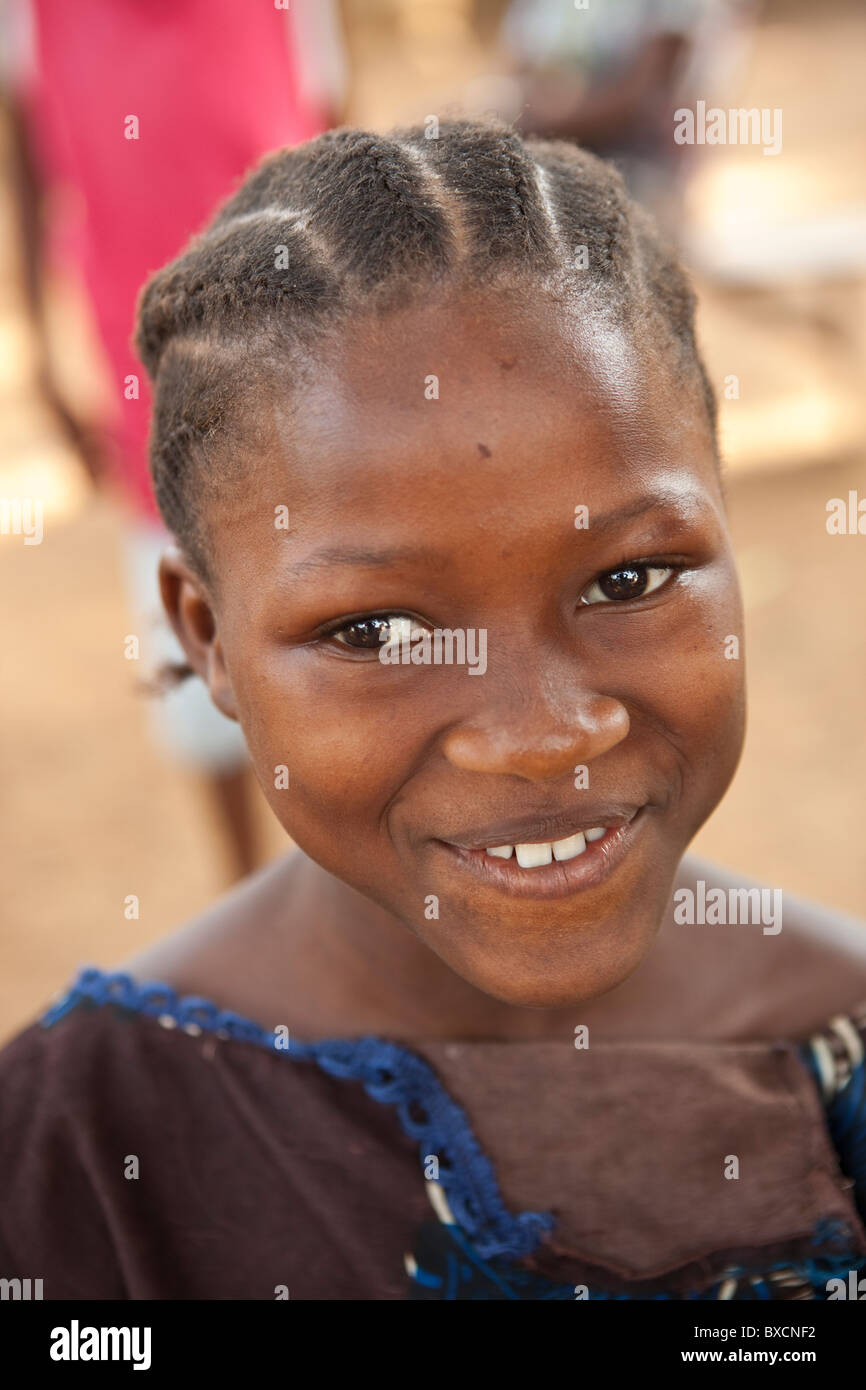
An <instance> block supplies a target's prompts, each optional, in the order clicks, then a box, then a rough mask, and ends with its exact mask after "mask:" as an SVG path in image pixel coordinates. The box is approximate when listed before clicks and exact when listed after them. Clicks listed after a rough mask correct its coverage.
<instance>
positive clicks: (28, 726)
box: [0, 5, 866, 1037]
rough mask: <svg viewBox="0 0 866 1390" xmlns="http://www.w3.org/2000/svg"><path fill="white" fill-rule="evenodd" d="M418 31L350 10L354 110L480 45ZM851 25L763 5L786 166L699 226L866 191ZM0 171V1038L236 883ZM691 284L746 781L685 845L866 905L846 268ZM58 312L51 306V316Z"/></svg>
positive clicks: (764, 82)
mask: <svg viewBox="0 0 866 1390" xmlns="http://www.w3.org/2000/svg"><path fill="white" fill-rule="evenodd" d="M358 8H359V7H358V6H352V5H350V6H349V10H350V12H351V11H354V10H357V9H358ZM371 8H372V9H375V8H376V7H371ZM380 8H381V7H380ZM420 8H421V9H426V10H429V9H430V7H429V6H428V7H425V6H421V7H420ZM439 8H440V10H441V9H442V8H443V7H441V6H440V7H439ZM444 9H445V10H446V11H448V12H449V13H452V14H455V15H458V17H459V15H460V14H461V13H462V11H461V10H460V7H459V5H457V6H455V5H451V6H447V5H446V6H444ZM428 18H429V15H428ZM416 21H417V15H416ZM440 21H441V16H440ZM440 21H437V22H440ZM431 23H433V21H432V20H431ZM416 29H417V23H416ZM431 33H432V35H433V36H432V38H431V37H430V35H429V34H428V35H427V39H426V40H425V39H424V35H423V34H422V35H421V37H420V38H419V35H418V33H417V32H415V31H413V32H411V33H409V36H408V38H407V39H406V42H407V43H410V44H414V45H415V47H414V48H412V47H410V50H409V52H410V54H417V55H419V56H418V59H417V63H416V66H415V67H413V66H412V64H411V62H409V63H408V66H407V61H408V60H407V58H406V54H405V53H404V52H402V51H401V50H400V49H399V46H398V45H396V44H395V43H391V44H390V45H383V44H382V43H377V37H376V36H377V31H376V29H375V27H374V26H371V27H370V28H369V30H365V28H364V26H363V25H361V24H358V25H357V26H356V29H355V30H354V31H353V34H352V41H353V49H354V51H355V54H356V57H357V58H358V61H359V63H360V65H361V78H360V79H359V80H358V82H357V83H356V88H355V92H354V97H353V101H354V112H353V116H354V118H355V119H358V120H369V121H371V122H373V121H375V122H376V123H378V124H380V125H385V124H388V123H389V121H390V120H391V119H400V118H402V117H403V116H405V114H406V113H407V111H409V113H410V114H412V115H414V117H415V118H416V119H417V118H418V112H419V111H420V110H421V108H422V106H423V107H424V114H426V110H427V104H428V102H431V101H433V100H435V99H436V93H437V92H438V91H441V90H443V83H444V76H443V74H445V73H450V74H451V81H452V85H453V84H454V83H455V82H456V78H455V76H454V73H455V71H456V66H455V64H456V65H457V66H460V64H462V66H460V77H461V80H462V79H463V78H464V77H465V78H466V80H468V79H469V77H471V75H472V72H473V71H474V70H476V69H478V67H479V65H481V66H483V64H484V62H485V60H486V57H485V54H484V52H483V51H480V50H479V51H476V50H475V49H474V48H472V46H471V44H470V43H469V41H468V40H467V39H466V36H465V31H464V30H460V28H459V25H458V28H457V30H455V29H454V27H453V26H452V29H451V30H448V29H447V26H446V30H445V31H444V36H443V32H442V31H441V22H440V28H439V29H435V26H434V29H433V30H432V31H431ZM437 44H438V45H439V47H438V48H437ZM449 44H450V45H451V48H450V49H449ZM864 44H866V16H864V14H863V13H862V11H861V10H859V9H856V8H855V7H854V6H847V5H833V6H830V7H829V8H827V9H826V10H824V9H818V8H816V7H812V6H809V7H806V6H803V7H800V6H798V7H795V8H794V9H793V11H792V13H791V15H790V16H789V17H787V18H786V17H785V13H784V9H783V7H781V6H778V7H773V10H772V12H771V18H770V19H769V20H768V21H767V22H766V23H765V24H764V25H763V26H762V28H761V29H760V30H759V32H758V34H757V36H756V37H755V40H754V44H753V48H752V51H751V53H750V56H749V59H748V62H747V63H746V65H745V67H744V71H743V74H742V79H741V89H742V90H741V93H740V96H739V100H740V101H741V103H743V104H749V103H750V102H754V103H755V104H758V105H770V106H784V108H785V111H786V120H787V119H788V117H787V112H788V111H789V110H790V112H791V116H790V121H789V125H788V128H787V132H788V133H787V134H786V140H788V144H786V152H787V158H786V161H785V163H784V165H782V164H781V163H780V167H779V169H778V170H775V169H768V168H767V167H766V165H767V164H771V163H772V161H765V162H764V164H763V165H761V164H760V163H759V164H758V166H757V172H756V169H755V167H754V166H755V160H756V159H757V160H760V155H759V154H758V153H757V152H754V151H750V152H748V153H743V152H741V153H739V154H733V153H732V152H726V153H725V158H724V159H723V160H719V161H718V164H717V165H714V166H713V167H712V168H711V169H709V170H708V171H707V172H706V173H705V174H702V175H701V176H700V177H699V179H698V180H697V182H696V187H695V190H694V193H693V201H694V217H695V222H696V225H697V224H699V223H700V221H701V219H703V220H704V222H705V223H707V224H712V222H713V218H717V217H718V216H719V215H720V214H719V207H720V206H721V205H722V204H723V203H724V199H725V197H726V196H731V190H732V189H733V190H735V196H737V197H740V198H742V199H747V200H748V199H750V200H751V201H752V203H753V204H754V205H755V206H757V207H758V209H760V206H761V203H760V199H761V197H763V198H764V199H765V205H766V208H767V216H768V217H775V218H777V219H778V220H779V225H780V226H782V227H784V226H785V225H788V223H789V222H791V221H794V220H797V219H798V218H799V219H803V218H807V217H809V216H812V215H814V213H815V210H816V208H820V209H821V212H822V214H829V213H831V212H833V211H836V210H843V211H844V209H846V208H848V207H850V206H854V205H856V206H858V207H861V208H862V207H863V206H866V187H864V183H863V177H862V170H863V169H864V168H866V159H864V155H866V149H864V145H866V95H864V84H863V83H862V79H861V78H860V77H859V75H858V69H857V65H856V63H855V60H854V56H853V55H854V54H855V53H856V52H857V51H859V53H860V54H861V55H862V52H863V51H864ZM455 45H457V48H455ZM456 51H459V53H460V55H461V57H460V64H457V60H456V59H455V58H454V53H455V52H456ZM449 53H450V55H451V56H450V57H449ZM422 54H423V57H422V56H420V55H422ZM449 64H450V66H449ZM806 71H808V73H809V82H808V83H807V84H804V82H803V73H804V72H806ZM755 94H756V95H755ZM429 109H431V110H435V109H437V108H436V107H434V106H430V107H429ZM422 119H423V116H422ZM0 155H2V151H0ZM750 156H751V159H750ZM857 169H859V170H860V171H861V172H860V173H859V174H857V176H856V179H855V173H854V171H855V170H857ZM858 180H859V182H858ZM3 188H4V185H3V183H2V180H0V412H2V422H0V495H2V496H4V497H10V496H19V495H28V496H33V495H39V496H43V497H44V498H45V506H46V539H45V542H44V543H43V544H42V545H40V546H33V547H27V546H24V545H23V544H22V541H21V538H20V537H15V536H0V592H2V595H3V604H2V619H0V622H2V627H0V653H2V682H0V727H2V730H3V762H2V779H0V806H2V826H3V833H2V837H0V874H2V884H3V908H2V934H0V1037H2V1036H5V1035H8V1034H10V1033H11V1032H13V1031H14V1030H15V1029H16V1028H17V1027H19V1026H20V1025H21V1024H22V1023H24V1022H25V1021H26V1020H27V1019H29V1018H30V1017H31V1016H32V1015H33V1013H34V1011H35V1010H36V1009H37V1008H38V1007H40V1006H41V1005H42V1004H43V1002H44V1001H45V1000H46V999H47V998H48V996H49V995H51V994H52V993H53V992H54V991H55V990H57V989H58V988H60V987H61V986H62V985H63V984H64V983H65V982H66V981H67V979H68V978H69V976H70V975H71V974H72V973H73V972H74V971H75V970H76V969H77V968H78V967H79V966H80V965H81V964H84V963H88V962H91V963H95V964H100V965H105V966H110V965H111V964H113V963H114V962H116V961H118V960H119V959H121V958H122V957H125V956H127V955H129V954H130V952H131V951H132V950H133V949H136V948H138V947H140V946H143V945H144V944H145V943H147V942H149V941H151V940H153V939H154V938H155V937H157V936H159V935H161V934H163V933H164V932H167V931H169V930H171V929H172V928H173V927H174V926H176V925H178V924H180V923H181V922H183V921H184V920H185V919H186V918H188V917H189V916H190V915H191V914H192V913H194V912H195V911H197V910H199V909H200V908H201V907H203V906H204V905H205V904H207V903H208V902H210V901H211V900H212V899H213V897H214V896H215V895H216V894H217V893H218V892H220V891H221V890H222V889H223V888H224V886H225V883H226V877H225V867H224V856H223V854H222V850H221V846H220V843H219V837H218V835H217V829H216V825H215V822H214V820H213V818H212V816H211V813H210V810H209V807H208V805H207V803H206V801H205V799H204V796H203V792H202V789H201V788H200V787H198V786H197V785H196V784H195V783H194V782H193V781H191V780H190V779H189V777H188V776H186V775H185V774H184V773H182V772H181V771H179V770H178V769H177V768H175V767H173V766H171V765H169V764H168V763H167V762H165V761H163V760H162V759H160V757H159V756H158V755H157V754H156V753H155V752H154V750H153V748H152V746H151V744H150V742H149V738H148V731H147V725H146V718H145V710H144V707H143V699H142V696H141V695H139V694H137V693H136V691H135V689H134V683H133V679H132V676H131V672H130V663H129V662H128V661H126V660H124V656H123V639H124V636H125V634H126V633H127V631H128V626H129V616H128V610H127V607H126V603H125V598H124V588H123V584H122V578H121V572H120V560H119V550H118V515H117V511H116V509H115V507H114V506H113V504H112V503H111V502H110V500H109V499H108V498H106V497H94V496H92V495H91V494H90V493H89V491H88V489H87V487H86V486H85V484H84V482H83V479H82V477H81V475H80V473H78V471H77V470H76V467H75V464H74V462H73V460H72V459H71V457H70V456H69V454H68V452H67V451H66V450H65V449H64V446H63V445H62V444H61V442H60V441H59V440H58V438H57V437H56V436H55V435H54V434H53V433H52V431H51V429H50V427H49V424H48V421H47V419H46V417H45V416H44V414H43V413H42V412H41V410H40V408H39V406H38V403H37V401H36V397H35V394H34V390H33V385H32V381H31V379H30V370H29V357H28V340H27V335H26V333H25V329H24V323H23V316H22V308H21V302H20V293H19V291H18V288H17V283H16V262H15V253H14V244H13V237H12V217H11V209H10V207H9V199H8V193H5V192H4V191H3ZM756 199H757V200H758V201H757V203H755V200H756ZM701 284H702V288H703V290H704V296H703V302H702V309H701V327H702V336H703V339H704V342H705V344H706V349H707V355H708V358H709V363H710V368H711V371H712V374H713V376H714V379H715V380H716V382H717V385H719V386H721V384H722V383H723V382H724V379H725V377H726V376H727V375H728V374H730V373H735V374H736V375H737V376H738V378H739V382H740V396H739V399H737V400H730V401H724V402H723V416H722V426H723V437H724V439H725V443H726V449H727V456H728V459H729V476H728V491H729V504H730V515H731V525H732V531H733V536H734V541H735V545H736V549H737V554H738V559H739V564H740V569H741V574H742V578H743V586H744V594H745V600H746V610H747V669H748V680H749V690H750V727H749V735H748V742H747V747H746V752H745V756H744V759H743V764H742V767H741V770H740V773H739V774H738V777H737V779H736V782H735V784H734V786H733V788H732V789H731V791H730V793H729V795H728V796H727V798H726V799H725V801H724V803H723V805H722V806H721V807H720V808H719V810H718V811H717V812H716V814H715V815H714V816H713V818H712V819H711V821H710V822H709V824H708V825H707V826H706V827H705V829H704V830H703V831H702V832H701V834H700V836H699V838H698V841H697V843H696V848H699V849H700V850H701V851H702V852H703V853H704V854H706V855H707V856H708V857H711V858H715V859H718V860H719V861H720V862H723V863H725V864H727V865H729V866H732V867H734V868H737V869H741V870H742V871H744V872H746V873H749V874H753V875H755V876H756V877H759V878H761V879H763V880H764V881H765V882H767V883H768V884H771V885H773V886H781V887H784V888H787V889H789V890H791V891H793V892H797V893H800V894H803V895H805V896H808V897H812V898H815V899H818V900H821V901H824V902H826V903H828V904H830V905H833V906H835V907H837V908H840V909H842V910H845V911H848V912H851V913H853V914H858V915H863V916H864V917H866V855H864V853H863V850H862V847H861V843H860V825H861V823H862V820H863V810H864V800H863V787H864V786H866V737H864V698H863V692H864V684H866V643H864V637H866V582H864V576H866V536H856V535H843V536H830V535H828V534H827V530H826V526H825V521H826V503H827V501H828V500H829V499H831V498H834V497H838V498H847V496H848V493H849V491H850V490H855V491H856V492H857V493H858V495H859V496H860V497H866V443H864V440H866V431H864V400H863V390H862V383H863V380H864V368H866V347H864V343H866V336H864V329H863V319H864V307H866V290H864V277H863V272H862V268H861V270H860V271H857V270H856V268H855V269H851V268H850V267H849V268H847V269H846V270H844V271H839V270H838V268H837V269H836V270H835V271H834V272H832V273H830V272H829V271H828V272H821V271H820V270H818V271H815V270H814V269H813V270H812V271H810V273H809V274H808V275H799V276H798V275H794V276H791V277H788V278H787V279H785V280H783V281H779V280H778V278H776V279H774V280H773V283H772V284H768V285H767V286H765V287H762V286H752V287H750V288H739V289H734V288H732V287H731V285H730V284H727V285H723V284H721V283H713V282H712V280H711V278H710V277H708V276H706V275H704V276H703V277H702V280H701ZM71 312H72V311H71V310H70V309H69V308H68V306H66V307H64V306H63V304H62V302H61V305H60V308H59V309H58V313H59V314H60V316H61V318H62V317H63V315H69V314H71ZM65 321H67V322H68V321H69V320H68V319H67V320H65ZM70 343H71V346H70V347H69V348H68V355H69V357H70V358H71V359H74V361H72V360H71V361H70V362H69V363H67V366H68V367H69V370H70V372H71V373H72V375H74V374H75V371H76V369H77V370H78V372H79V381H80V382H81V390H82V391H83V392H84V393H86V392H87V390H89V389H91V388H90V384H89V381H88V380H87V379H86V369H85V368H83V367H82V366H81V362H82V361H85V362H86V361H87V356H86V353H85V352H84V349H83V348H82V349H81V352H80V353H79V348H78V346H77V340H76V339H75V338H74V337H71V338H70ZM261 831H262V836H263V845H264V852H265V854H266V855H270V854H273V853H277V852H279V851H280V850H281V849H282V848H283V844H284V841H283V840H282V835H281V832H280V831H279V830H278V828H277V827H276V826H275V825H273V824H272V823H271V821H270V818H269V813H268V812H267V811H266V809H265V808H264V804H262V808H261ZM131 893H135V894H137V895H138V897H139V899H140V904H141V911H140V917H139V918H138V920H134V921H130V920H127V919H126V918H125V916H124V910H123V904H124V899H125V898H126V897H127V895H128V894H131Z"/></svg>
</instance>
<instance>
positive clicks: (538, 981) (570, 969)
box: [427, 921, 658, 1009]
mask: <svg viewBox="0 0 866 1390" xmlns="http://www.w3.org/2000/svg"><path fill="white" fill-rule="evenodd" d="M657 926H658V923H654V924H653V925H652V927H651V929H650V930H649V931H648V930H647V924H646V921H643V922H641V923H640V924H639V925H637V924H634V925H632V927H631V929H629V927H628V926H627V925H626V924H619V923H618V924H617V925H616V926H615V927H613V928H611V927H609V926H608V930H607V931H606V932H605V937H606V940H605V941H604V942H601V941H599V940H598V938H597V937H596V939H595V940H594V941H593V942H592V943H589V942H584V943H582V944H581V943H579V942H575V941H573V940H572V941H570V942H569V945H568V948H567V949H565V948H564V947H563V944H562V942H561V940H558V941H550V940H548V941H546V942H545V943H544V944H543V946H542V945H541V943H539V949H536V950H533V951H532V953H531V955H530V954H529V953H528V952H527V951H526V950H525V949H524V950H520V951H503V952H500V953H498V955H497V958H496V960H495V961H491V960H489V959H479V958H475V959H468V958H467V957H466V956H465V955H461V956H460V957H459V958H457V957H455V956H454V955H453V954H452V953H451V952H447V953H446V952H445V951H441V950H437V948H436V946H435V944H434V943H433V942H430V941H428V943H427V944H428V945H430V946H431V947H432V949H434V950H436V951H437V955H439V956H440V958H441V959H442V960H444V961H445V963H446V964H447V965H449V966H450V967H451V969H452V970H454V971H455V973H456V974H458V975H460V976H461V978H462V979H464V980H466V982H467V984H470V985H473V986H474V988H475V989H478V990H480V991H481V992H482V994H486V995H488V996H489V997H490V998H492V999H497V1000H499V1001H500V1003H503V1004H510V1005H513V1006H514V1007H515V1008H521V1009H563V1008H569V1007H571V1006H572V1005H575V1006H576V1005H579V1004H582V1003H584V1002H586V1001H587V1000H590V999H597V998H599V997H600V996H601V995H603V994H607V993H608V992H609V991H610V990H613V989H616V988H617V986H618V985H621V984H623V983H624V982H625V981H626V980H627V979H628V978H629V976H630V975H632V974H633V973H634V971H635V970H637V969H638V967H639V966H640V965H641V963H642V962H643V960H644V959H645V958H646V956H647V954H648V952H649V950H650V947H651V946H652V943H653V940H654V939H655V934H656V930H657Z"/></svg>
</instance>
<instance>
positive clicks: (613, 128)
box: [501, 0, 756, 234]
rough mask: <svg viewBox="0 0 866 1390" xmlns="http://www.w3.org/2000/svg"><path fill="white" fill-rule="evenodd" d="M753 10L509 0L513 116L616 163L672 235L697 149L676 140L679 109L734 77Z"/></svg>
mask: <svg viewBox="0 0 866 1390" xmlns="http://www.w3.org/2000/svg"><path fill="white" fill-rule="evenodd" d="M755 10H756V6H755V4H754V3H753V0H617V3H616V4H615V5H600V6H594V5H589V4H587V5H586V7H585V8H579V7H578V6H576V5H572V4H563V3H562V0H511V3H510V4H509V5H508V8H507V10H506V12H505V15H504V19H503V23H502V33H501V39H502V43H503V46H504V48H505V51H506V54H507V55H508V56H509V57H510V58H511V60H512V61H513V63H514V67H515V72H514V77H515V79H516V80H515V81H514V82H513V83H512V84H511V90H512V100H513V110H512V111H511V112H510V113H508V114H509V115H510V117H511V119H513V120H514V121H515V122H516V124H517V126H518V128H519V129H520V131H521V133H522V134H524V135H533V136H540V137H543V138H547V139H561V140H573V141H575V142H576V143H577V144H580V145H582V146H583V147H584V148H586V149H590V150H592V151H593V152H594V153H596V154H598V155H601V156H602V157H603V158H605V159H611V160H613V161H614V162H615V163H616V165H617V166H618V168H619V169H620V172H621V173H622V174H623V177H624V178H625V179H626V182H627V184H628V186H629V189H630V191H631V193H632V196H633V197H635V198H638V199H639V200H640V201H642V202H644V203H646V204H647V205H649V206H651V207H652V209H653V212H654V213H655V215H656V217H657V218H659V219H660V220H661V221H662V222H663V223H664V224H665V228H666V230H667V231H668V233H669V234H673V233H674V232H675V231H676V222H677V219H678V211H679V204H680V191H681V186H682V180H683V177H684V173H685V171H686V169H687V168H688V167H689V164H690V155H691V153H692V152H691V150H689V149H688V148H684V147H683V146H681V145H676V144H675V143H674V141H673V112H674V109H675V107H676V106H678V105H680V104H681V102H683V101H684V102H685V103H686V104H688V102H689V100H690V99H691V97H692V94H693V93H697V94H698V95H704V96H706V95H707V88H708V84H711V83H712V84H715V83H716V82H717V81H718V79H719V76H720V74H724V75H725V76H729V74H730V69H731V66H732V64H733V63H735V62H736V60H737V54H738V52H739V46H740V42H741V40H742V39H743V37H744V36H745V34H746V33H747V32H748V29H749V27H750V25H751V24H752V23H753V21H754V18H755ZM503 114H504V113H503Z"/></svg>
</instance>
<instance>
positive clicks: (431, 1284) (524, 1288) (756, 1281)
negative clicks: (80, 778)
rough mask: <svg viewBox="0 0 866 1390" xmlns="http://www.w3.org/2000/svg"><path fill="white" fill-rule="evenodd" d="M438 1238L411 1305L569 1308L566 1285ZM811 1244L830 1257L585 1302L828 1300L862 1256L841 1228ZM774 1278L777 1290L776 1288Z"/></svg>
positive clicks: (829, 1227)
mask: <svg viewBox="0 0 866 1390" xmlns="http://www.w3.org/2000/svg"><path fill="white" fill-rule="evenodd" d="M440 1232H441V1236H440V1238H439V1239H438V1240H436V1238H435V1237H434V1238H433V1240H432V1242H431V1240H430V1239H429V1238H428V1254H427V1257H426V1262H422V1261H423V1260H424V1257H422V1261H419V1262H417V1263H416V1264H415V1267H414V1269H413V1271H412V1275H411V1277H412V1280H413V1282H414V1284H415V1292H414V1295H413V1296H414V1298H416V1299H426V1300H431V1299H438V1300H445V1301H448V1302H450V1301H455V1300H473V1301H479V1300H487V1301H489V1300H491V1299H499V1300H501V1299H506V1300H510V1301H512V1302H514V1301H524V1300H535V1301H549V1302H561V1301H566V1300H567V1301H569V1302H571V1301H573V1300H574V1299H575V1296H576V1295H575V1289H576V1286H575V1285H574V1284H573V1283H572V1284H554V1283H552V1282H551V1281H550V1280H548V1279H546V1278H545V1277H544V1276H543V1275H540V1274H536V1273H534V1272H532V1271H530V1270H525V1269H514V1268H509V1267H508V1266H507V1264H506V1263H505V1262H504V1261H501V1260H482V1259H479V1257H478V1252H477V1251H476V1250H475V1249H473V1247H472V1244H471V1243H470V1242H469V1241H467V1239H466V1237H465V1235H464V1234H463V1232H461V1231H460V1230H459V1229H458V1228H457V1227H456V1226H453V1225H443V1226H442V1227H441V1228H440ZM812 1245H813V1247H814V1248H815V1250H821V1249H827V1248H828V1247H832V1246H835V1251H834V1253H829V1251H828V1253H826V1254H821V1255H819V1254H815V1255H811V1256H806V1257H804V1258H803V1259H801V1260H799V1261H797V1262H795V1263H793V1264H792V1263H790V1262H783V1261H780V1262H778V1263H776V1264H773V1265H769V1266H768V1267H766V1268H764V1269H762V1270H760V1271H758V1272H756V1271H755V1270H754V1269H751V1268H749V1267H747V1266H745V1265H736V1266H732V1267H731V1268H729V1269H727V1270H726V1271H725V1272H724V1274H723V1275H721V1276H720V1277H719V1278H717V1279H716V1280H715V1281H714V1283H712V1284H710V1285H709V1286H708V1287H706V1288H704V1289H699V1290H696V1291H695V1290H693V1291H688V1292H683V1293H680V1292H676V1293H672V1292H670V1291H667V1290H662V1291H660V1292H657V1293H643V1294H634V1293H627V1292H618V1293H611V1292H609V1291H606V1290H604V1289H598V1288H587V1289H586V1295H585V1298H586V1301H588V1302H596V1303H607V1302H612V1303H620V1302H623V1303H632V1302H637V1301H641V1302H653V1303H657V1302H668V1303H671V1302H689V1303H692V1302H695V1303H707V1302H718V1301H720V1300H721V1299H725V1300H731V1301H734V1302H738V1303H739V1302H744V1301H751V1302H763V1301H773V1300H777V1299H778V1298H779V1297H780V1295H781V1296H782V1297H784V1292H785V1291H787V1292H788V1293H789V1294H790V1292H791V1288H792V1284H793V1285H794V1286H796V1285H799V1286H800V1289H802V1290H805V1289H806V1288H808V1289H809V1291H810V1293H811V1294H812V1296H813V1297H814V1299H815V1301H819V1300H825V1299H826V1298H827V1297H828V1294H827V1285H828V1282H829V1281H830V1280H831V1279H841V1280H842V1281H843V1283H844V1282H845V1281H847V1279H848V1277H849V1275H850V1274H851V1273H852V1272H854V1273H855V1274H858V1275H859V1274H861V1273H862V1271H863V1268H864V1266H863V1263H862V1257H861V1256H858V1255H855V1254H854V1252H853V1250H852V1249H851V1246H850V1232H849V1231H848V1229H847V1227H845V1226H844V1225H843V1224H842V1223H840V1222H838V1221H830V1220H824V1221H820V1222H819V1223H818V1225H817V1226H816V1227H815V1230H814V1231H813V1233H812ZM780 1276H781V1277H783V1280H784V1283H783V1284H782V1283H779V1282H777V1280H778V1279H779V1277H780ZM584 1287H585V1286H584Z"/></svg>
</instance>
